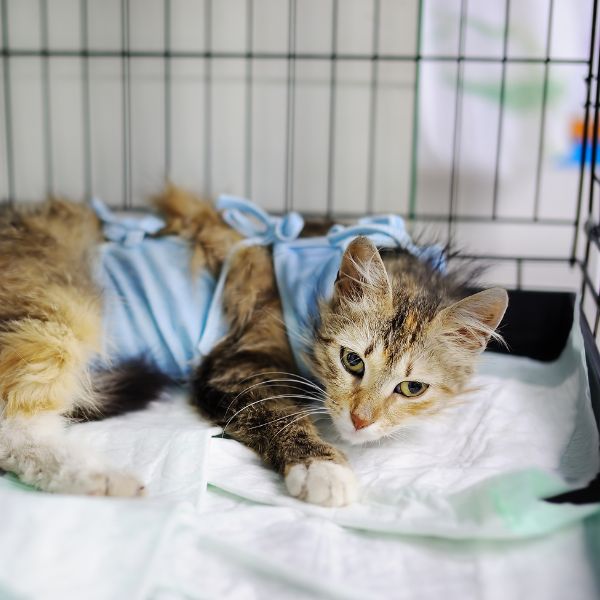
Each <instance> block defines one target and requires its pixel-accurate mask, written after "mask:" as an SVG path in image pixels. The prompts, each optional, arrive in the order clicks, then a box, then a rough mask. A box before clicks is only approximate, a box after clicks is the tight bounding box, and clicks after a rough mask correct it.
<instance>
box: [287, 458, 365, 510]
mask: <svg viewBox="0 0 600 600" xmlns="http://www.w3.org/2000/svg"><path fill="white" fill-rule="evenodd" d="M285 485H286V487H287V489H288V492H289V493H290V494H291V495H292V496H295V497H296V498H300V500H305V501H306V502H310V503H311V504H320V505H321V506H346V505H347V504H351V503H352V502H355V501H356V499H357V498H358V484H357V481H356V477H355V476H354V473H353V472H352V469H350V468H349V467H347V466H345V465H340V464H338V463H335V462H333V461H330V460H313V461H312V462H310V463H299V464H297V465H293V466H292V467H291V468H290V469H289V470H288V472H287V474H286V476H285Z"/></svg>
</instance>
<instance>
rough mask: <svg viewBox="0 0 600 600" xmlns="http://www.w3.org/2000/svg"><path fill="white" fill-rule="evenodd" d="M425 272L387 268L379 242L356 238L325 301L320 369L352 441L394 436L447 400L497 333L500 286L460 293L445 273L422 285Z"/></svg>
mask: <svg viewBox="0 0 600 600" xmlns="http://www.w3.org/2000/svg"><path fill="white" fill-rule="evenodd" d="M413 262H414V261H413ZM424 269H425V267H424ZM423 272H425V273H427V270H425V271H422V272H421V277H415V276H411V274H410V273H408V275H406V276H403V275H402V273H394V274H392V276H390V274H388V272H387V271H386V268H385V266H384V263H383V261H382V259H381V256H380V254H379V252H378V251H377V248H376V247H375V246H374V245H373V244H372V243H371V242H370V241H369V240H368V239H367V238H365V237H359V238H356V239H355V240H354V241H353V242H352V243H351V244H350V245H349V246H348V248H347V250H346V252H345V253H344V256H343V258H342V262H341V265H340V270H339V273H338V277H337V280H336V282H335V290H334V294H333V297H332V299H331V301H329V302H328V303H326V304H324V305H323V306H322V307H321V325H320V327H319V330H318V334H317V336H316V341H315V346H314V361H315V369H316V371H317V374H318V376H319V378H320V380H321V382H322V384H323V385H324V387H325V391H326V396H327V399H326V406H327V408H328V409H329V412H330V413H331V416H332V419H333V422H334V424H335V426H336V428H337V430H338V431H339V433H340V434H341V436H342V437H343V438H344V439H346V440H347V441H349V442H351V443H356V444H359V443H363V442H367V441H372V440H376V439H379V438H381V437H384V436H387V435H390V434H393V433H394V432H395V431H397V430H399V429H400V428H402V427H403V426H405V425H407V424H409V423H410V422H411V421H412V420H414V419H415V418H419V417H420V418H423V417H427V416H429V415H433V414H435V413H437V412H438V411H440V410H441V409H443V408H444V407H445V406H447V405H449V404H450V403H451V400H452V398H453V397H455V396H456V395H457V394H459V393H460V392H461V391H464V390H465V388H466V386H467V383H468V381H469V379H470V377H471V375H472V373H473V371H474V367H475V365H476V362H477V358H478V356H479V355H480V354H481V352H482V351H483V350H484V349H485V347H486V345H487V343H488V341H489V339H490V337H492V336H495V337H499V336H498V335H497V334H496V333H495V329H496V327H497V326H498V324H499V323H500V321H501V319H502V316H503V315H504V312H505V310H506V307H507V303H508V296H507V293H506V292H505V291H504V290H503V289H501V288H492V289H489V290H485V291H483V292H479V293H477V294H474V295H472V296H468V297H467V298H464V299H462V300H459V301H453V300H452V299H451V298H450V297H449V292H448V289H447V288H446V287H445V286H444V280H443V278H441V277H439V276H437V275H436V274H434V273H433V272H430V274H431V279H430V280H429V282H428V283H424V279H423Z"/></svg>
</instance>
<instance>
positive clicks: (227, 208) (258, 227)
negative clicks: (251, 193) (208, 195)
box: [216, 195, 304, 246]
mask: <svg viewBox="0 0 600 600" xmlns="http://www.w3.org/2000/svg"><path fill="white" fill-rule="evenodd" d="M216 206H217V210H219V211H221V216H222V217H223V220H224V221H225V222H226V223H227V224H228V225H229V226H230V227H232V228H233V229H235V230H236V231H237V232H238V233H239V234H241V235H243V236H244V237H245V238H247V239H248V243H252V244H260V245H263V246H267V245H269V244H274V243H276V242H291V241H293V240H295V239H296V238H297V237H298V236H299V235H300V232H301V231H302V228H303V227H304V219H303V218H302V217H301V216H300V215H299V214H298V213H297V212H294V211H292V212H289V213H287V214H285V215H284V216H283V217H273V216H271V215H269V214H268V213H266V212H265V211H264V210H262V209H261V208H259V207H258V206H256V204H253V203H252V202H250V201H249V200H246V199H245V198H239V197H237V196H229V195H222V196H219V199H218V200H217V203H216Z"/></svg>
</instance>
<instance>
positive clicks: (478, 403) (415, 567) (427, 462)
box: [0, 334, 600, 599]
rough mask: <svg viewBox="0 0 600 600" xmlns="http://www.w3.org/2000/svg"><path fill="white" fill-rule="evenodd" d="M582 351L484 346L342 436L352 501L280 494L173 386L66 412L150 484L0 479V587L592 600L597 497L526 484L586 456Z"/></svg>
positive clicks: (56, 591)
mask: <svg viewBox="0 0 600 600" xmlns="http://www.w3.org/2000/svg"><path fill="white" fill-rule="evenodd" d="M581 356H582V355H581V339H580V336H579V334H573V335H572V336H571V339H570V341H569V346H568V348H567V349H566V350H565V352H564V353H563V356H562V357H561V359H560V360H559V361H557V362H556V363H552V364H541V363H535V362H533V361H528V360H525V359H517V358H513V357H506V356H498V355H491V354H489V355H486V358H485V362H484V364H482V367H481V369H480V371H479V374H478V376H477V380H476V383H477V385H478V388H479V389H478V390H477V391H476V392H474V393H472V394H471V395H470V396H469V397H468V398H465V402H464V404H463V405H462V406H460V407H458V408H456V409H453V410H452V411H448V412H447V413H446V414H445V415H444V416H443V417H440V418H436V419H435V420H433V421H431V422H430V423H427V424H423V425H421V426H419V427H414V428H413V429H412V430H411V431H410V432H409V434H408V435H407V436H406V439H404V440H402V441H394V442H383V443H381V444H374V445H373V446H371V447H367V448H351V447H350V448H348V447H344V449H345V450H346V451H347V453H348V456H349V458H350V462H351V463H352V465H353V467H354V469H355V470H356V472H357V475H358V477H359V479H360V481H361V483H362V499H361V502H360V503H359V504H356V505H354V506H350V507H347V508H343V509H325V508H319V507H314V506H310V505H307V504H304V503H302V502H300V501H296V500H294V499H292V498H290V497H288V496H287V495H286V494H285V491H284V487H283V485H282V482H281V480H280V478H279V477H278V476H277V475H275V474H274V473H272V472H270V471H269V470H267V469H265V468H264V467H263V466H262V465H261V464H260V462H259V460H258V459H257V458H256V457H255V456H254V454H253V453H252V452H251V451H249V450H248V449H246V448H245V447H243V446H241V445H240V444H238V443H237V442H235V441H233V440H230V439H223V438H222V437H220V436H219V435H218V434H219V430H218V429H216V428H214V427H211V426H210V425H209V424H207V423H203V422H201V420H200V419H199V418H198V417H197V415H196V414H195V413H194V412H193V411H192V410H191V409H189V408H187V407H186V406H185V401H184V399H183V398H182V397H173V398H171V399H169V400H165V401H163V402H160V403H156V404H155V405H153V406H152V407H151V408H150V409H149V410H147V411H144V412H140V413H137V414H131V415H126V416H124V417H119V418H116V419H112V420H111V421H105V422H100V423H90V424H85V425H81V426H76V427H74V428H73V430H72V431H71V435H76V436H83V437H85V438H87V439H88V440H89V441H90V442H91V443H92V444H94V445H95V446H97V447H98V448H100V449H102V450H103V451H104V452H106V453H108V454H109V455H110V457H111V458H112V460H113V462H114V463H115V464H118V465H121V466H123V467H128V468H131V469H132V470H133V471H135V472H136V473H138V474H139V475H140V476H141V477H142V478H143V479H144V480H145V481H146V482H147V484H148V490H149V497H148V498H147V499H143V500H115V499H105V498H77V497H66V496H51V495H47V494H42V493H38V492H35V491H31V490H29V489H27V488H25V487H24V486H22V485H21V484H19V483H18V482H17V481H16V480H15V479H14V478H13V477H12V476H5V477H4V478H2V479H0V598H2V599H4V598H13V597H14V598H23V597H25V598H44V599H46V598H48V599H52V598H61V599H65V598H67V599H68V598H86V599H88V598H89V599H93V598H111V599H112V598H127V599H129V598H140V599H142V598H144V599H145V598H153V599H154V598H165V599H167V598H168V599H171V598H217V597H219V598H221V597H227V598H313V597H317V596H326V597H339V598H370V597H373V598H411V599H413V598H423V599H429V598H435V599H437V598H439V597H440V596H442V595H443V596H444V597H445V598H460V599H463V598H486V599H487V598H490V599H496V598H498V599H504V598H519V597H522V598H544V599H552V598H556V599H559V598H560V599H562V598H565V597H569V598H575V599H577V598H581V599H588V598H595V597H597V595H598V592H599V591H600V588H597V587H596V586H597V583H598V582H597V581H594V576H595V575H594V570H593V568H592V563H593V561H594V560H596V561H597V560H598V556H595V557H593V556H591V554H590V553H591V550H590V540H589V535H590V533H589V532H590V531H593V529H592V528H593V527H594V526H597V529H596V532H598V530H600V521H599V517H598V516H593V517H589V518H588V520H587V521H586V522H585V526H584V522H583V521H582V519H583V518H584V517H585V516H586V515H591V514H592V513H594V512H595V511H597V510H598V507H597V506H587V507H583V508H580V507H573V506H570V505H551V504H548V503H545V502H542V501H541V500H540V498H541V497H543V496H544V495H547V494H551V493H554V492H557V491H560V490H562V489H566V488H567V487H569V486H575V485H578V484H581V483H584V482H587V481H588V480H589V479H591V477H592V476H593V475H594V473H595V472H596V471H597V469H598V451H597V448H598V435H597V431H596V429H595V426H593V417H592V415H591V408H590V401H589V392H588V390H587V384H586V374H585V367H584V364H583V362H582V360H581ZM324 433H325V435H328V432H327V431H325V432H324ZM329 433H331V432H329ZM340 445H341V444H340ZM341 446H342V447H343V445H341ZM207 483H208V488H207ZM586 536H587V537H586ZM596 564H597V563H596ZM596 575H597V574H596Z"/></svg>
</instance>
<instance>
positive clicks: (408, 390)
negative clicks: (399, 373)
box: [394, 381, 429, 398]
mask: <svg viewBox="0 0 600 600" xmlns="http://www.w3.org/2000/svg"><path fill="white" fill-rule="evenodd" d="M428 387H429V385H427V384H426V383H422V382H421V381H403V382H402V383H399V384H398V385H397V386H396V388H395V389H394V392H396V394H401V395H402V396H406V397H407V398H416V397H417V396H420V395H421V394H422V393H423V392H424V391H425V390H426V389H427V388H428Z"/></svg>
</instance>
